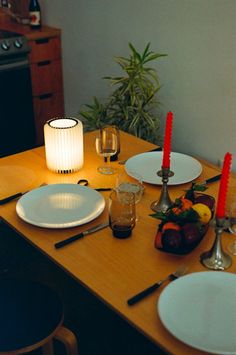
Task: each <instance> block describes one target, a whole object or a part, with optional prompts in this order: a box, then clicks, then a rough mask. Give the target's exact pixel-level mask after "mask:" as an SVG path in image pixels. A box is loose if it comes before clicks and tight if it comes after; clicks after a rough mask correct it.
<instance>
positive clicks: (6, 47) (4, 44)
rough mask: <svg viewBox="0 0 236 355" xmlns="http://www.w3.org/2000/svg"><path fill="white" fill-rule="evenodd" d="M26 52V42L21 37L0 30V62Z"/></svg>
mask: <svg viewBox="0 0 236 355" xmlns="http://www.w3.org/2000/svg"><path fill="white" fill-rule="evenodd" d="M28 52H29V45H28V41H27V39H26V38H25V37H24V36H23V35H21V34H19V33H16V32H9V31H4V30H0V60H4V59H5V58H9V57H18V56H22V55H25V54H26V53H28Z"/></svg>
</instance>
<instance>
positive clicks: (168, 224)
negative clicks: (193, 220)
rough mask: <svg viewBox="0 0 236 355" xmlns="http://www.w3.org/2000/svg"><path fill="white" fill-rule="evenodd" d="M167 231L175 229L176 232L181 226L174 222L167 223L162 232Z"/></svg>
mask: <svg viewBox="0 0 236 355" xmlns="http://www.w3.org/2000/svg"><path fill="white" fill-rule="evenodd" d="M167 229H174V230H176V231H179V230H180V226H179V225H178V224H177V223H174V222H167V223H165V224H164V225H163V227H162V232H164V231H165V230H167Z"/></svg>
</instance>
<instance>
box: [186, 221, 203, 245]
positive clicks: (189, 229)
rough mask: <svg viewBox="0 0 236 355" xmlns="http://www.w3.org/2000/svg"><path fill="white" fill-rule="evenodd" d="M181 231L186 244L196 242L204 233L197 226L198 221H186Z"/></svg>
mask: <svg viewBox="0 0 236 355" xmlns="http://www.w3.org/2000/svg"><path fill="white" fill-rule="evenodd" d="M181 233H182V235H183V237H184V243H185V245H186V246H191V245H193V244H196V243H198V242H199V241H200V240H201V238H202V234H201V233H200V230H199V228H198V227H197V225H196V223H186V224H185V225H184V226H183V227H182V229H181Z"/></svg>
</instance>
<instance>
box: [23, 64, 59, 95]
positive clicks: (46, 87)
mask: <svg viewBox="0 0 236 355" xmlns="http://www.w3.org/2000/svg"><path fill="white" fill-rule="evenodd" d="M30 69H31V79H32V92H33V96H38V95H42V94H48V93H53V92H57V91H63V82H62V68H61V60H55V61H53V62H52V61H43V62H39V63H37V64H32V65H31V66H30Z"/></svg>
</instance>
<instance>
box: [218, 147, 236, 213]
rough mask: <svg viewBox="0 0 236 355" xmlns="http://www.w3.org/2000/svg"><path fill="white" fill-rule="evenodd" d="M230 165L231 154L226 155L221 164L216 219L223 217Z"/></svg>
mask: <svg viewBox="0 0 236 355" xmlns="http://www.w3.org/2000/svg"><path fill="white" fill-rule="evenodd" d="M231 163H232V154H231V153H226V154H225V157H224V163H223V168H222V174H221V179H220V187H219V192H218V200H217V209H216V217H217V218H224V217H225V206H226V197H227V190H228V183H229V177H230V170H231Z"/></svg>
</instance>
